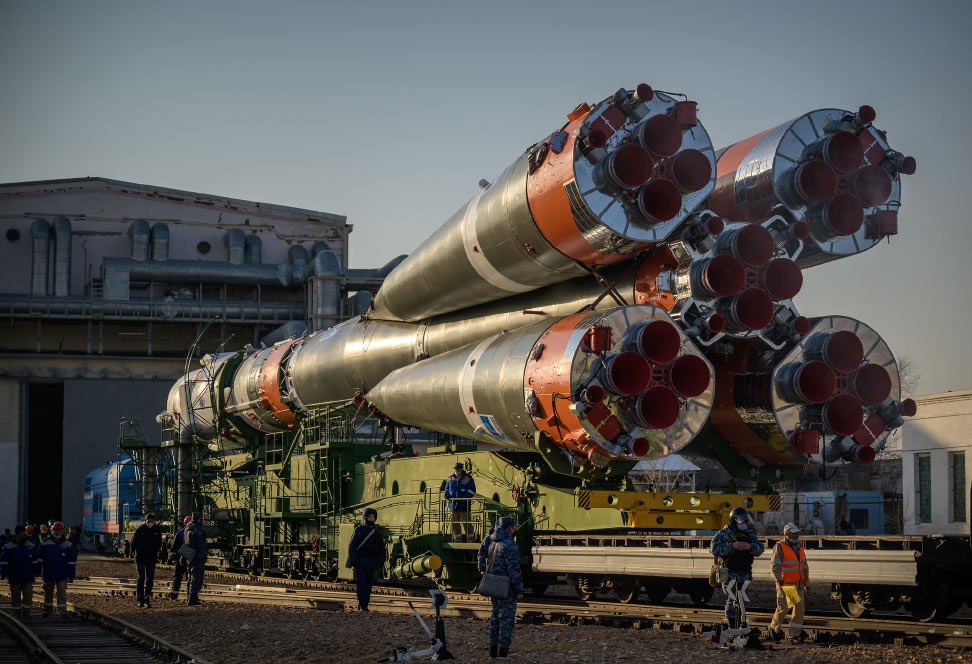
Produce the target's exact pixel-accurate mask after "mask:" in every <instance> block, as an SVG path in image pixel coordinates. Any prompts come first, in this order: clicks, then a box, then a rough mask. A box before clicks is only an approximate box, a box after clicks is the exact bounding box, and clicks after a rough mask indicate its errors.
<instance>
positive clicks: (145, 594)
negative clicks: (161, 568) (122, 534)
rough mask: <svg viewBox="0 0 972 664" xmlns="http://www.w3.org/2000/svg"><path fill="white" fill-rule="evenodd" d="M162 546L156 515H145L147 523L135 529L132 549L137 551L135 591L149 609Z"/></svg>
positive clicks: (139, 601) (139, 599) (139, 600)
mask: <svg viewBox="0 0 972 664" xmlns="http://www.w3.org/2000/svg"><path fill="white" fill-rule="evenodd" d="M161 548H162V531H161V530H160V529H159V528H158V527H157V526H156V525H155V515H154V514H152V513H149V514H146V515H145V523H143V524H142V525H140V526H139V527H138V528H136V529H135V535H134V536H132V551H134V552H135V570H136V571H137V572H138V580H137V581H136V582H135V592H136V594H137V595H138V605H139V606H144V607H145V608H147V609H151V608H152V586H153V585H155V564H156V563H157V562H158V560H159V549H161Z"/></svg>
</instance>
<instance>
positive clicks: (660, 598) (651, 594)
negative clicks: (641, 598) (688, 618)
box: [645, 581, 672, 604]
mask: <svg viewBox="0 0 972 664" xmlns="http://www.w3.org/2000/svg"><path fill="white" fill-rule="evenodd" d="M671 591H672V587H671V586H670V585H669V584H667V583H658V582H654V581H653V582H649V583H646V584H645V593H646V594H647V595H648V600H649V601H651V602H654V603H655V604H658V603H660V602H664V601H665V598H666V597H668V593H670V592H671Z"/></svg>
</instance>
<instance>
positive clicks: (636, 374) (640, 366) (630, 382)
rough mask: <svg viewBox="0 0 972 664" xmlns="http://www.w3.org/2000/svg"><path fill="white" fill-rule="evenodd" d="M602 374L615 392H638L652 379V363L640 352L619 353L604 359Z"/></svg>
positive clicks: (630, 393)
mask: <svg viewBox="0 0 972 664" xmlns="http://www.w3.org/2000/svg"><path fill="white" fill-rule="evenodd" d="M601 376H602V378H603V380H604V383H605V385H606V386H607V388H608V389H609V390H610V391H612V392H614V393H615V394H622V395H632V394H638V392H641V391H642V390H643V389H645V387H647V386H648V381H649V380H651V365H650V364H649V363H648V360H646V359H645V358H644V357H642V356H641V355H639V354H638V353H634V352H630V351H629V352H625V353H618V354H616V355H613V356H611V357H608V358H607V359H606V360H605V361H604V369H603V370H602V372H601Z"/></svg>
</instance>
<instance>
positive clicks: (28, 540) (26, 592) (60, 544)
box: [0, 521, 78, 618]
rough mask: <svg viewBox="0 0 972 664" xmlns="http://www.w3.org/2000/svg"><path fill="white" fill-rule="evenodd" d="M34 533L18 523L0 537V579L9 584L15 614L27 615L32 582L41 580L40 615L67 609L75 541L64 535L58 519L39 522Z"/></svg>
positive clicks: (32, 591) (76, 552) (64, 532)
mask: <svg viewBox="0 0 972 664" xmlns="http://www.w3.org/2000/svg"><path fill="white" fill-rule="evenodd" d="M40 531H41V532H40V534H39V535H36V536H35V533H34V528H33V526H21V525H18V526H17V527H16V528H14V532H13V533H10V532H9V531H5V532H4V535H3V537H2V538H0V540H2V541H0V580H6V581H7V582H8V583H9V584H10V605H11V607H12V608H13V609H14V612H15V613H18V614H19V615H20V616H22V617H25V618H29V617H30V615H31V609H32V604H33V598H34V582H35V581H36V580H37V577H41V578H42V579H43V582H44V584H43V585H44V615H45V616H49V615H51V613H53V611H54V599H55V596H56V597H57V610H58V611H60V612H61V613H62V614H63V613H66V612H67V584H68V583H69V582H70V581H73V580H74V575H75V572H76V567H77V560H78V550H77V542H76V541H75V540H72V539H70V538H69V537H68V535H67V529H66V528H65V527H64V524H63V523H61V522H60V521H54V522H52V523H51V524H43V527H42V528H41V529H40Z"/></svg>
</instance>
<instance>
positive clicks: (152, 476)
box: [141, 447, 158, 514]
mask: <svg viewBox="0 0 972 664" xmlns="http://www.w3.org/2000/svg"><path fill="white" fill-rule="evenodd" d="M157 469H158V449H157V448H155V447H144V448H142V469H141V470H142V511H143V513H145V514H148V513H149V512H152V511H154V510H155V493H156V489H157V487H158V477H157Z"/></svg>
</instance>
